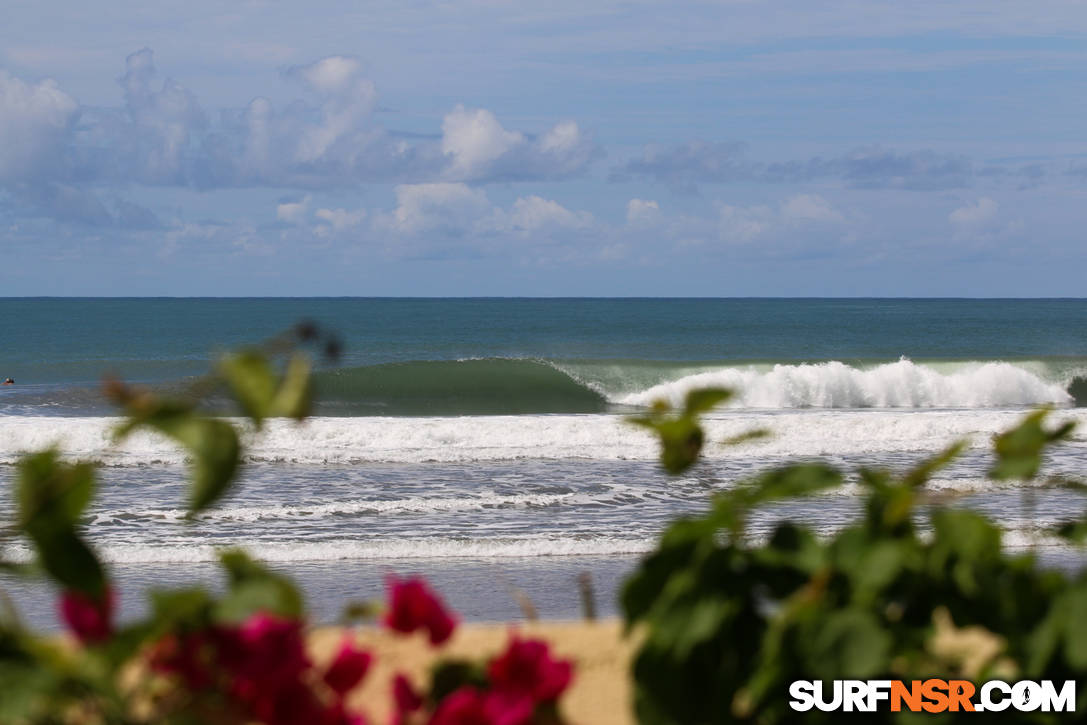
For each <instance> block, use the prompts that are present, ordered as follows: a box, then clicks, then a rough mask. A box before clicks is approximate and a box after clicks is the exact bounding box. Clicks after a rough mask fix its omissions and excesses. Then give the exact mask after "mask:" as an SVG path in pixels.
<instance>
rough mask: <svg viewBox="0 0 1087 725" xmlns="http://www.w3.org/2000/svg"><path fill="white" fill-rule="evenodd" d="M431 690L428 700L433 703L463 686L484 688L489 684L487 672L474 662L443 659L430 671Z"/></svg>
mask: <svg viewBox="0 0 1087 725" xmlns="http://www.w3.org/2000/svg"><path fill="white" fill-rule="evenodd" d="M430 683H431V684H430V692H428V693H427V700H428V701H430V703H431V704H432V705H436V704H437V703H439V702H441V701H442V700H444V699H445V698H446V697H448V696H449V695H451V694H453V693H454V692H455V691H457V690H459V689H460V688H462V687H466V686H471V687H475V688H478V689H481V690H482V689H484V688H486V687H487V686H488V684H489V683H488V682H487V673H486V672H484V670H483V668H482V667H480V666H479V665H478V664H476V663H474V662H469V661H467V660H453V659H442V660H439V661H438V663H437V664H436V665H434V668H433V670H431V673H430Z"/></svg>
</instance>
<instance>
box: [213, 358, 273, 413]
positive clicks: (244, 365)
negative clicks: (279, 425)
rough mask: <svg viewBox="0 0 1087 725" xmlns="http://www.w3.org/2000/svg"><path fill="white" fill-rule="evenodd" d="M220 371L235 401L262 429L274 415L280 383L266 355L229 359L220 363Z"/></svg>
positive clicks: (224, 359)
mask: <svg viewBox="0 0 1087 725" xmlns="http://www.w3.org/2000/svg"><path fill="white" fill-rule="evenodd" d="M219 371H220V372H221V373H222V376H223V379H225V380H226V382H227V385H229V386H230V390H231V392H232V393H233V394H234V398H235V400H237V401H238V404H239V405H241V407H242V410H243V411H244V412H245V414H246V415H248V416H249V417H250V418H252V419H253V422H254V423H255V424H256V425H257V427H258V428H259V427H260V424H261V423H262V422H263V421H264V419H265V418H267V417H269V416H271V415H273V413H272V405H273V400H274V398H275V395H276V379H275V373H274V372H273V370H272V366H271V365H270V364H269V363H268V360H267V358H265V356H264V355H262V354H260V353H259V352H256V351H254V350H244V351H242V352H238V353H233V354H230V355H226V356H225V357H223V359H222V360H220V361H219Z"/></svg>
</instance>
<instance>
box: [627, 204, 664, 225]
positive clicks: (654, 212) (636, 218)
mask: <svg viewBox="0 0 1087 725" xmlns="http://www.w3.org/2000/svg"><path fill="white" fill-rule="evenodd" d="M660 215H661V208H660V204H658V203H657V202H655V201H650V200H646V199H631V200H630V201H628V202H627V224H628V225H629V226H632V227H640V226H649V225H651V224H654V223H656V222H657V221H658V220H659V219H660Z"/></svg>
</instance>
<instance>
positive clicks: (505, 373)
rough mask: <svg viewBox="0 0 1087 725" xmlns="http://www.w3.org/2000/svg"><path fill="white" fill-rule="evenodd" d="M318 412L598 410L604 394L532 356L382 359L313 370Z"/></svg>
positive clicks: (573, 411)
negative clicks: (364, 364)
mask: <svg viewBox="0 0 1087 725" xmlns="http://www.w3.org/2000/svg"><path fill="white" fill-rule="evenodd" d="M314 382H315V388H316V393H317V399H318V403H317V412H318V413H319V414H322V415H503V414H509V415H514V414H524V413H599V412H603V411H605V410H606V409H607V407H608V403H607V400H606V399H605V398H604V396H603V395H601V394H600V393H598V392H596V391H595V390H592V389H590V388H589V387H587V386H585V385H582V384H581V383H579V382H577V381H575V380H574V379H573V378H571V377H570V376H569V375H567V374H565V373H563V372H561V371H559V370H557V369H555V368H554V367H552V366H551V365H548V364H547V363H543V362H537V361H535V360H507V359H483V360H449V361H421V362H406V363H388V364H384V365H372V366H368V367H361V368H344V369H340V370H333V371H329V372H324V373H319V374H318V375H317V376H316V378H315V381H314Z"/></svg>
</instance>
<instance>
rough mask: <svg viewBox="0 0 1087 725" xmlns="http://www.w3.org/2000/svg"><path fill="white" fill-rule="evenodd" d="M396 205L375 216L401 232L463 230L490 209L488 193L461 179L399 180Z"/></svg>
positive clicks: (382, 222) (384, 223) (461, 231)
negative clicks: (419, 181)
mask: <svg viewBox="0 0 1087 725" xmlns="http://www.w3.org/2000/svg"><path fill="white" fill-rule="evenodd" d="M396 202H397V206H396V209H394V210H393V212H392V214H390V215H384V217H382V218H380V219H379V220H378V225H379V226H385V227H389V228H391V229H393V230H394V231H397V232H400V233H402V234H418V233H419V232H423V231H431V230H441V231H444V232H445V233H448V234H453V235H457V234H461V233H463V232H464V231H465V230H466V228H467V227H468V226H470V225H471V224H472V222H473V221H474V220H476V219H478V218H480V217H482V216H483V215H485V214H486V213H487V212H489V211H490V209H491V205H490V202H489V201H488V200H487V194H486V193H485V192H483V191H482V190H481V189H473V188H471V187H469V186H468V185H467V184H461V183H435V184H401V185H400V186H397V187H396Z"/></svg>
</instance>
